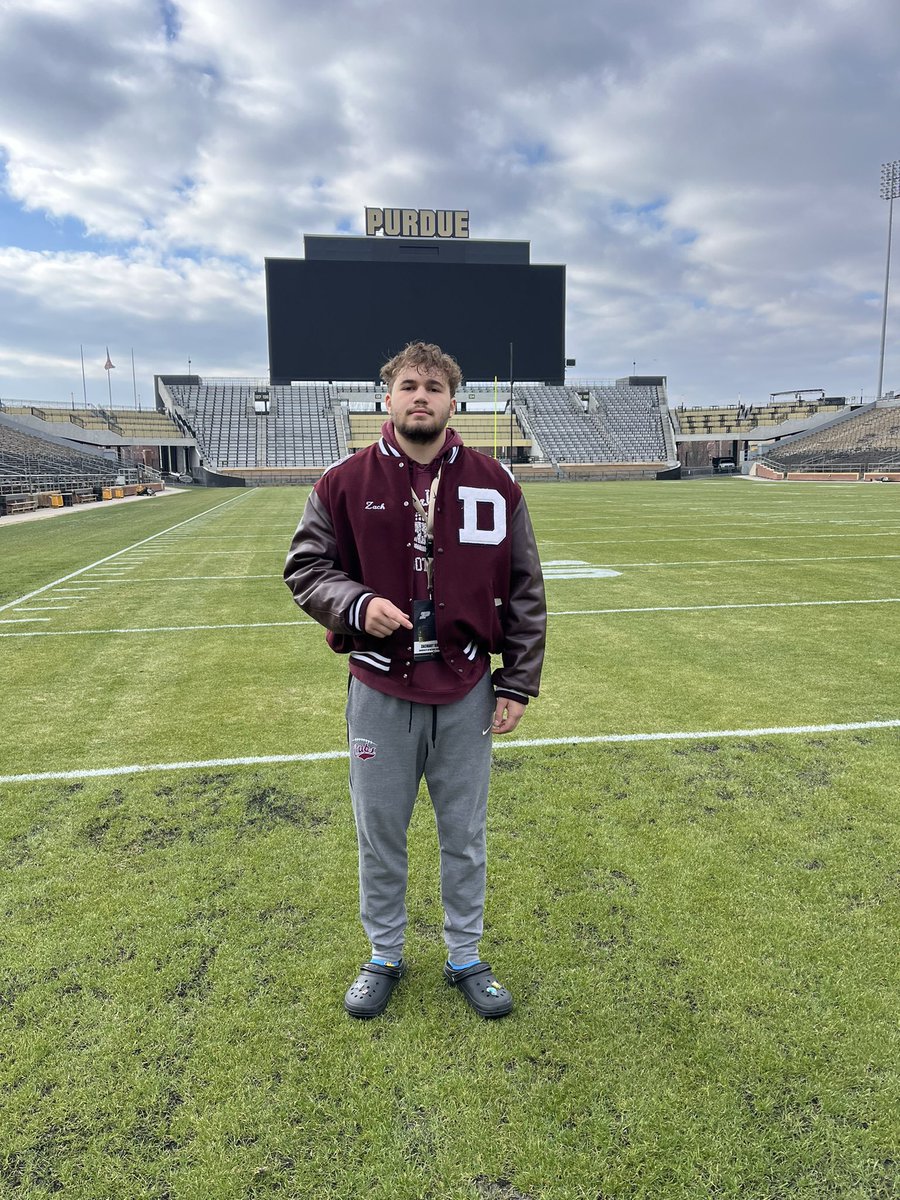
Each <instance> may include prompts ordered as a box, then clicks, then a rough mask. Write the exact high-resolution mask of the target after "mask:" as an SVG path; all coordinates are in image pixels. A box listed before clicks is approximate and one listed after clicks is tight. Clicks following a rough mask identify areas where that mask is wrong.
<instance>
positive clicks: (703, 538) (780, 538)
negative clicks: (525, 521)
mask: <svg viewBox="0 0 900 1200" xmlns="http://www.w3.org/2000/svg"><path fill="white" fill-rule="evenodd" d="M898 533H900V530H896V529H888V530H884V531H883V532H882V531H878V532H876V533H860V532H859V530H858V529H853V530H849V529H848V530H847V532H846V533H747V534H736V535H735V536H733V537H730V536H729V537H718V536H716V537H708V536H707V535H706V534H703V533H698V534H695V535H694V536H693V537H658V538H657V537H650V538H644V539H642V540H643V541H644V542H645V543H648V544H650V545H654V546H655V545H658V544H659V543H660V542H785V541H797V540H800V541H804V542H811V541H814V540H815V539H816V538H850V537H852V538H857V539H858V538H861V537H867V538H879V537H896V536H897V534H898ZM634 540H635V539H634V538H597V539H577V540H574V541H573V540H572V539H571V538H566V539H565V540H564V541H552V542H551V541H544V540H542V539H539V541H540V544H541V545H542V546H612V545H618V544H620V543H622V542H626V543H627V542H633V541H634Z"/></svg>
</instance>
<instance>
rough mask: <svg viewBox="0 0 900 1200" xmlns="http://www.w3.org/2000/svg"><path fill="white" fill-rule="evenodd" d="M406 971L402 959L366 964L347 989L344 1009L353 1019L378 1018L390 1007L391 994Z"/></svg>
mask: <svg viewBox="0 0 900 1200" xmlns="http://www.w3.org/2000/svg"><path fill="white" fill-rule="evenodd" d="M405 970H406V965H405V963H404V962H403V959H402V958H401V959H400V961H399V962H396V963H385V965H384V966H382V965H381V963H373V962H365V963H363V965H362V966H361V967H360V969H359V974H358V975H357V977H356V978H355V979H354V980H353V982H352V983H351V984H350V986H349V988H347V995H346V996H345V997H344V1008H346V1010H347V1012H348V1013H349V1014H350V1016H351V1017H377V1016H378V1014H379V1013H383V1012H384V1010H385V1009H386V1008H387V1006H388V1001H389V1000H390V998H391V992H392V991H393V990H394V988H395V987H396V986H397V984H398V982H399V981H400V979H401V978H402V976H403V972H404V971H405Z"/></svg>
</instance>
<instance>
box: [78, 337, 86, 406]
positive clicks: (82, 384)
mask: <svg viewBox="0 0 900 1200" xmlns="http://www.w3.org/2000/svg"><path fill="white" fill-rule="evenodd" d="M78 348H79V350H80V351H81V389H82V391H83V392H84V407H85V408H87V406H88V402H87V380H86V379H85V375H84V346H79V347H78Z"/></svg>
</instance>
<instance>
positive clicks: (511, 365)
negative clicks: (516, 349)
mask: <svg viewBox="0 0 900 1200" xmlns="http://www.w3.org/2000/svg"><path fill="white" fill-rule="evenodd" d="M509 469H510V471H512V469H513V344H512V342H510V343H509Z"/></svg>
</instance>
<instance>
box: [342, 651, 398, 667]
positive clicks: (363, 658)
mask: <svg viewBox="0 0 900 1200" xmlns="http://www.w3.org/2000/svg"><path fill="white" fill-rule="evenodd" d="M350 657H351V658H352V659H353V661H354V662H363V663H367V664H368V665H369V666H370V667H374V668H375V670H376V671H389V670H390V669H391V660H390V659H389V658H386V659H384V660H383V661H382V662H378V661H377V659H376V658H374V657H373V656H371V655H368V654H351V655H350ZM378 658H381V655H378Z"/></svg>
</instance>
